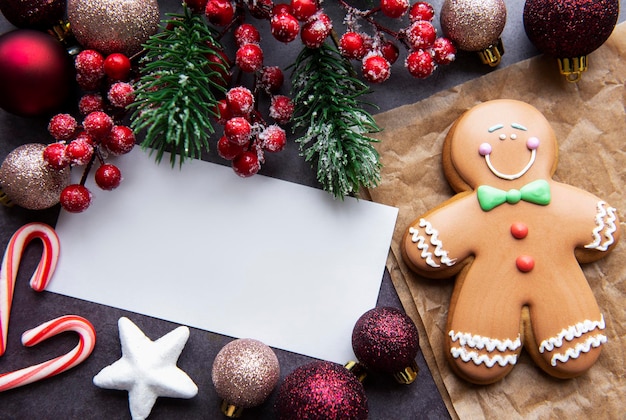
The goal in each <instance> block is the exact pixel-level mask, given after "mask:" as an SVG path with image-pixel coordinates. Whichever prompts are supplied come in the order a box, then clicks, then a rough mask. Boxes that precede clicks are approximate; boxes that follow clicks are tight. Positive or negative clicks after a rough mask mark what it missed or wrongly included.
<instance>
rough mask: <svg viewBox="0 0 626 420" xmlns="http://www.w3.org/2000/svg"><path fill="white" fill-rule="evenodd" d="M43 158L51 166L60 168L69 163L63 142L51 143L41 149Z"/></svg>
mask: <svg viewBox="0 0 626 420" xmlns="http://www.w3.org/2000/svg"><path fill="white" fill-rule="evenodd" d="M43 160H44V161H45V162H46V163H47V164H48V165H49V166H50V167H51V168H52V169H56V170H61V169H63V168H65V167H66V166H67V165H69V164H70V160H69V158H68V157H67V155H66V154H65V144H64V143H52V144H49V145H48V146H46V148H45V149H44V150H43Z"/></svg>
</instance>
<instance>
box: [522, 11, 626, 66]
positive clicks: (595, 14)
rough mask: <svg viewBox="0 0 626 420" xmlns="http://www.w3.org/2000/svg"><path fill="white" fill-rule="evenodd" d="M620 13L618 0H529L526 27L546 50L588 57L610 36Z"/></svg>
mask: <svg viewBox="0 0 626 420" xmlns="http://www.w3.org/2000/svg"><path fill="white" fill-rule="evenodd" d="M618 15H619V0H527V1H526V3H525V5H524V29H525V30H526V34H527V35H528V39H529V40H530V42H532V43H533V45H535V47H537V48H538V49H539V50H540V51H541V52H543V53H546V54H549V55H552V56H554V57H556V58H568V57H578V56H585V55H587V54H589V53H591V52H592V51H594V50H596V49H597V48H598V47H600V46H601V45H602V44H603V43H604V41H606V40H607V39H608V37H609V36H610V35H611V33H612V32H613V28H614V27H615V24H616V23H617V18H618Z"/></svg>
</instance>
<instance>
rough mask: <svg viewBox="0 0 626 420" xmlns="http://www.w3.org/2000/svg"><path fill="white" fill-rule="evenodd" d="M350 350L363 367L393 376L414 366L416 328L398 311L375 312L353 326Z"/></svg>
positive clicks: (392, 309) (386, 308)
mask: <svg viewBox="0 0 626 420" xmlns="http://www.w3.org/2000/svg"><path fill="white" fill-rule="evenodd" d="M352 349H353V350H354V354H355V355H356V357H357V358H358V359H359V362H361V363H362V364H364V365H365V366H366V367H368V368H370V369H373V370H377V371H380V372H385V373H396V372H399V371H402V370H403V369H404V368H406V367H407V366H410V365H412V364H413V363H414V360H415V356H417V353H418V351H419V340H418V333H417V328H416V327H415V324H414V323H413V321H412V320H411V318H409V317H408V316H407V315H406V314H405V313H404V312H402V311H400V310H399V309H396V308H391V307H378V308H374V309H371V310H369V311H367V312H365V313H364V314H363V315H361V317H360V318H359V319H358V320H357V322H356V323H355V325H354V329H353V330H352Z"/></svg>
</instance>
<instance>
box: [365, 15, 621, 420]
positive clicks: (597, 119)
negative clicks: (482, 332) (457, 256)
mask: <svg viewBox="0 0 626 420" xmlns="http://www.w3.org/2000/svg"><path fill="white" fill-rule="evenodd" d="M625 25H626V24H621V25H618V26H617V27H616V29H615V31H614V33H613V34H612V36H611V37H610V39H609V40H608V41H607V42H606V43H605V44H604V45H603V46H602V47H601V48H600V49H598V50H596V51H595V52H593V53H592V54H590V55H589V61H590V64H589V70H588V71H587V72H585V73H584V75H583V78H582V81H580V82H579V83H577V84H572V83H568V82H567V81H565V80H564V78H563V77H562V76H561V75H559V74H558V70H557V67H556V62H555V60H554V59H553V58H551V57H547V56H538V57H534V58H531V59H529V60H526V61H523V62H520V63H517V64H515V65H512V66H509V67H506V68H503V69H500V70H497V71H495V72H492V73H490V74H488V75H486V76H483V77H482V78H479V79H475V80H472V81H470V82H467V83H464V84H462V85H460V86H457V87H456V88H453V89H450V90H447V91H444V92H441V93H439V94H436V95H434V96H432V97H429V98H428V99H425V100H423V101H420V102H417V103H415V104H412V105H407V106H403V107H400V108H396V109H393V110H391V111H388V112H385V113H382V114H378V115H376V116H375V119H376V121H377V122H378V124H379V125H380V126H381V127H382V128H383V131H382V132H381V133H380V134H378V135H377V138H379V139H380V140H381V143H380V144H378V145H377V147H378V150H379V152H380V153H381V156H382V162H383V164H384V168H383V172H382V183H381V185H380V186H378V187H377V188H375V189H371V190H369V191H367V193H369V195H370V196H371V199H372V200H374V201H376V202H379V203H384V204H388V205H392V206H396V207H398V208H399V216H398V222H397V225H396V229H395V232H394V237H393V241H392V246H391V252H390V255H389V258H388V261H387V267H388V269H389V271H390V273H391V278H392V281H393V283H394V286H395V287H396V289H397V291H398V294H399V295H400V298H401V301H402V303H403V305H404V307H405V309H406V311H407V313H408V314H409V315H410V316H411V317H412V318H413V320H414V321H415V323H416V324H417V326H418V329H419V330H420V339H421V349H422V352H423V353H424V356H425V358H426V360H427V362H428V365H429V367H430V370H431V371H432V374H433V376H434V378H435V381H436V383H437V385H438V387H439V390H440V391H441V393H442V395H443V397H444V400H445V401H446V404H447V406H448V409H449V411H450V414H451V415H452V417H453V418H461V419H480V418H487V419H501V418H506V419H516V418H520V419H521V418H524V419H546V418H568V419H570V418H577V419H578V418H593V419H625V418H626V381H625V374H626V367H625V359H626V252H625V242H626V237H625V238H622V241H621V243H620V244H619V245H618V247H617V248H616V249H615V250H614V251H613V253H611V254H610V255H609V256H608V257H605V258H603V259H602V260H600V261H599V262H597V263H593V264H588V265H585V266H584V267H583V270H584V272H585V275H586V277H587V279H588V281H589V283H590V285H591V287H592V288H593V291H594V293H595V296H596V298H597V300H598V303H599V305H600V308H601V309H602V311H603V313H604V317H605V320H606V323H607V330H606V333H607V336H608V343H607V344H606V345H605V346H604V350H603V353H602V355H601V356H600V359H599V360H598V362H597V363H596V364H595V365H594V367H593V368H592V369H591V370H590V371H589V372H588V373H586V374H585V375H583V376H581V377H578V378H576V379H571V380H556V379H553V378H550V377H549V376H547V375H546V374H544V373H543V372H542V371H541V370H540V369H538V368H537V367H536V366H535V365H534V364H533V362H532V361H531V360H530V357H529V356H528V355H527V354H525V353H522V357H520V360H519V361H518V364H517V366H516V367H515V369H513V371H512V373H511V374H509V375H508V376H507V377H506V378H505V379H503V380H502V381H500V382H499V383H496V384H493V385H489V386H476V385H472V384H469V383H467V382H465V381H463V380H461V379H459V378H458V377H456V376H455V375H454V374H453V373H452V372H451V370H450V368H449V366H448V364H447V361H446V357H445V354H444V350H443V349H444V334H445V323H446V316H447V310H448V305H449V302H450V296H451V293H452V287H453V284H454V283H453V281H452V280H443V281H441V280H427V279H423V278H420V277H418V276H416V275H415V274H413V273H412V272H411V271H410V270H409V269H408V268H407V266H406V265H405V264H404V263H403V261H402V257H401V253H400V247H399V244H400V240H401V237H402V234H403V232H404V229H405V228H406V227H407V226H408V224H409V223H410V222H411V221H412V220H414V219H415V218H416V217H418V216H419V215H421V214H422V213H424V212H426V211H427V210H429V209H432V208H433V207H435V206H436V205H438V204H440V203H442V202H443V201H444V200H446V199H447V198H449V197H451V196H452V195H453V191H452V190H451V189H450V187H449V186H448V184H447V183H446V181H445V178H444V176H443V170H442V165H441V148H442V144H443V139H444V137H445V134H446V133H447V131H448V129H449V128H450V126H451V124H452V123H453V121H454V120H455V119H456V118H457V117H458V116H460V115H461V113H462V112H463V111H465V110H467V109H468V108H470V107H471V106H473V105H475V104H477V103H479V102H482V101H486V100H490V99H498V98H511V99H519V100H522V101H526V102H528V103H530V104H532V105H534V106H535V107H537V108H538V109H539V110H540V111H542V112H543V113H544V114H545V115H546V117H547V118H548V120H549V121H550V122H551V123H552V126H553V128H554V130H555V131H556V134H557V139H558V141H559V146H560V148H559V153H560V155H559V164H558V168H557V172H556V174H555V177H554V178H555V179H557V180H559V181H561V182H565V183H568V184H571V185H574V186H576V187H579V188H582V189H584V190H587V191H590V192H592V193H593V194H595V195H597V196H598V197H600V198H603V199H604V200H606V201H607V202H608V203H610V204H611V205H612V206H614V207H616V208H617V209H618V213H619V215H620V218H621V221H622V229H624V220H626V194H625V185H626V169H625V168H626V151H625V149H626V147H625V144H626V115H625V104H626V91H625V90H624V79H625V78H626V61H625V60H624V57H625V56H626V26H625ZM555 234H558V233H556V232H555ZM555 269H558V268H557V267H555Z"/></svg>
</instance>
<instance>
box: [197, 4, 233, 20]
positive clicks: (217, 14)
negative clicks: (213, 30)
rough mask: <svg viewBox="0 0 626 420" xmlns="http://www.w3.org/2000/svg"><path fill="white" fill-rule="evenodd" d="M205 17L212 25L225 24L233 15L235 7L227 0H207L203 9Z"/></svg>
mask: <svg viewBox="0 0 626 420" xmlns="http://www.w3.org/2000/svg"><path fill="white" fill-rule="evenodd" d="M204 13H205V14H206V17H207V19H208V20H209V22H211V23H212V24H214V25H217V26H226V25H228V24H229V23H230V22H231V21H232V20H233V17H234V16H235V8H234V7H233V4H232V3H231V2H230V1H228V0H209V1H208V2H207V4H206V7H205V9H204Z"/></svg>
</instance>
